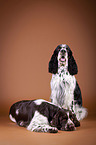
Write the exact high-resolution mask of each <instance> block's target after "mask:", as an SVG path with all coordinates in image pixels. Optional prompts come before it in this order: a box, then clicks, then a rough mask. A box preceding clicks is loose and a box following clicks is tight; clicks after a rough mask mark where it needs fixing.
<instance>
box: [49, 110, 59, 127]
mask: <svg viewBox="0 0 96 145" xmlns="http://www.w3.org/2000/svg"><path fill="white" fill-rule="evenodd" d="M59 112H60V111H58V112H57V113H56V114H55V115H54V117H53V119H52V121H51V122H50V124H51V126H53V127H57V128H58V125H59Z"/></svg>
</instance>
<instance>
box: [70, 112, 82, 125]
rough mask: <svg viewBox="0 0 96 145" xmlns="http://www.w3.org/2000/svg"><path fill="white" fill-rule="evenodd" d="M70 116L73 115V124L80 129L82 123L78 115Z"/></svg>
mask: <svg viewBox="0 0 96 145" xmlns="http://www.w3.org/2000/svg"><path fill="white" fill-rule="evenodd" d="M70 115H71V116H70V118H71V120H72V121H73V123H74V124H75V127H79V126H80V122H79V121H78V120H77V118H76V114H73V113H71V114H70Z"/></svg>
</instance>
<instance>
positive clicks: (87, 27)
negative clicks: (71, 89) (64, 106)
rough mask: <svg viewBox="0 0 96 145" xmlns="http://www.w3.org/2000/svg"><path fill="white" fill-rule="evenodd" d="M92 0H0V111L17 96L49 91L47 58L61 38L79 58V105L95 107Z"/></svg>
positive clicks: (95, 35) (5, 111)
mask: <svg viewBox="0 0 96 145" xmlns="http://www.w3.org/2000/svg"><path fill="white" fill-rule="evenodd" d="M95 6H96V4H95V1H94V0H80V1H77V0H74V1H73V0H70V1H69V0H66V1H65V0H54V1H53V0H48V1H45V0H35V1H32V0H30V1H29V0H14V1H13V0H0V114H1V115H4V114H6V115H8V111H9V108H10V106H11V105H12V104H13V103H14V102H16V101H19V100H23V99H37V98H44V99H46V100H49V97H50V79H51V74H49V73H48V62H49V60H50V58H51V55H52V53H53V51H54V49H55V48H56V46H57V45H59V44H61V43H66V44H68V45H69V47H70V48H71V50H72V51H73V54H74V57H75V59H76V62H77V64H78V69H79V73H78V74H77V75H76V78H77V80H78V82H79V85H80V88H81V91H82V96H83V106H84V107H87V108H88V110H89V114H90V113H92V112H93V113H95V111H96V108H95V104H96V83H95V82H96V79H95V78H96V77H95V74H96V47H95V46H96V44H95V43H96V39H95V38H96V29H95V28H96V21H95V20H96V17H95V16H96V15H95V14H96V10H95Z"/></svg>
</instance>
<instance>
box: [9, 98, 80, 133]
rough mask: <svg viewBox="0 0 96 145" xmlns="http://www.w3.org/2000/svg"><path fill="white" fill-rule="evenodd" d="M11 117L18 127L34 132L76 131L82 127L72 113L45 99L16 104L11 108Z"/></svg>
mask: <svg viewBox="0 0 96 145" xmlns="http://www.w3.org/2000/svg"><path fill="white" fill-rule="evenodd" d="M9 117H10V119H11V120H12V121H13V122H15V123H17V125H19V126H21V127H26V128H27V130H30V131H34V132H49V133H57V132H58V130H62V131H74V130H76V127H79V126H80V122H79V121H78V120H77V118H76V116H75V114H73V113H72V112H71V111H69V110H66V109H63V108H60V107H58V106H56V105H54V104H53V103H51V102H48V101H45V100H43V99H37V100H23V101H19V102H16V103H15V104H13V105H12V106H11V108H10V111H9Z"/></svg>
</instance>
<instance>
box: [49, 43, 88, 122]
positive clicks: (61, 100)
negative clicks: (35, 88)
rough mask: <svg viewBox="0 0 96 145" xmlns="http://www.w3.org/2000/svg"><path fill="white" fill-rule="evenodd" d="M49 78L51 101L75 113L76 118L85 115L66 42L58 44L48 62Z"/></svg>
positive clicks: (72, 59)
mask: <svg viewBox="0 0 96 145" xmlns="http://www.w3.org/2000/svg"><path fill="white" fill-rule="evenodd" d="M49 72H50V73H52V79H51V83H50V84H51V102H52V103H54V104H56V105H57V106H60V107H62V108H65V109H69V110H71V111H72V112H74V113H75V114H76V117H77V119H78V120H82V119H83V118H84V117H86V115H87V109H86V108H84V107H82V96H81V90H80V87H79V85H78V83H77V81H76V78H75V76H74V75H75V74H77V72H78V69H77V64H76V61H75V59H74V57H73V55H72V51H71V49H70V48H69V46H68V45H66V44H61V45H58V46H57V48H56V49H55V51H54V53H53V55H52V57H51V60H50V62H49Z"/></svg>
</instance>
